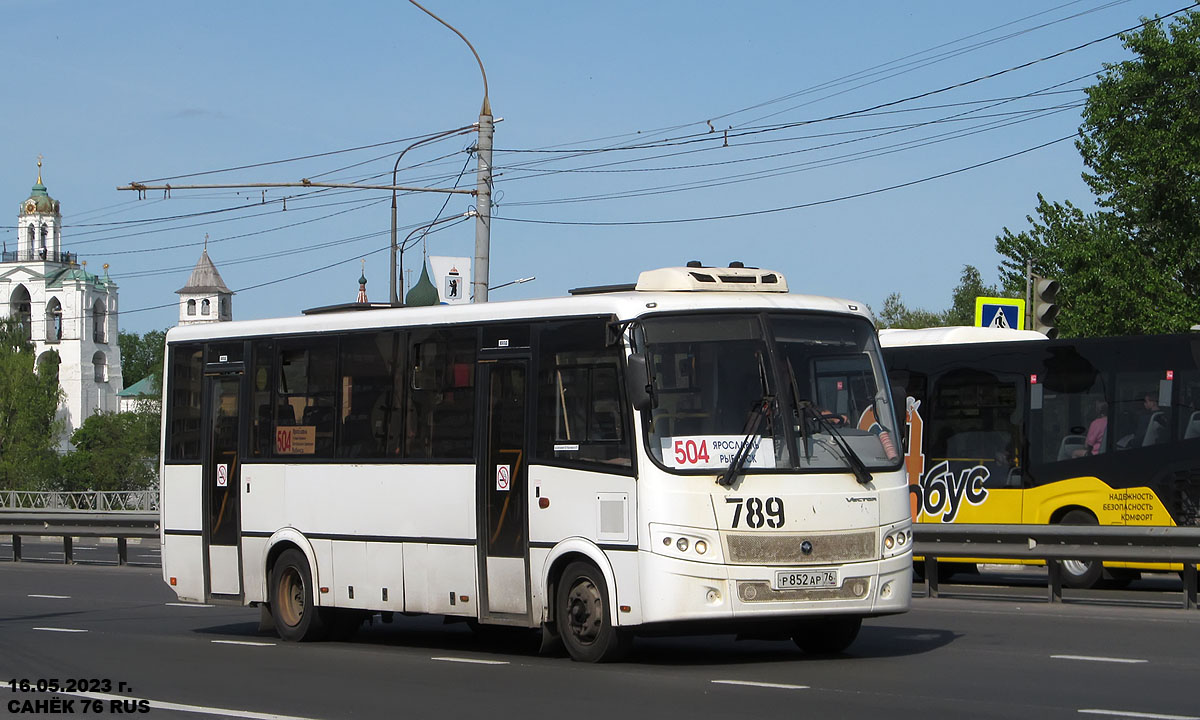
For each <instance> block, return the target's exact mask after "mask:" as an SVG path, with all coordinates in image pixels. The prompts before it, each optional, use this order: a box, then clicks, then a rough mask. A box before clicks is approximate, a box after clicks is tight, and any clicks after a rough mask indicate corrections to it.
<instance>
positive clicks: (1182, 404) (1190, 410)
mask: <svg viewBox="0 0 1200 720" xmlns="http://www.w3.org/2000/svg"><path fill="white" fill-rule="evenodd" d="M1178 382H1179V402H1178V404H1177V405H1176V406H1175V410H1176V412H1178V413H1179V433H1178V435H1177V437H1178V438H1179V439H1180V440H1200V373H1198V372H1185V373H1182V377H1180V378H1178Z"/></svg>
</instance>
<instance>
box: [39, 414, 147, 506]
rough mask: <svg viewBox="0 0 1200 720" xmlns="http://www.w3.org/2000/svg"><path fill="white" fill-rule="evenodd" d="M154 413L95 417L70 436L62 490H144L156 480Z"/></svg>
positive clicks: (63, 467)
mask: <svg viewBox="0 0 1200 720" xmlns="http://www.w3.org/2000/svg"><path fill="white" fill-rule="evenodd" d="M158 417H159V416H158V413H157V412H123V413H96V414H94V415H91V416H89V417H88V418H87V419H86V420H84V421H83V424H82V425H80V426H79V429H78V430H76V431H75V432H74V433H72V434H71V442H72V444H74V445H75V449H74V450H72V451H71V452H70V453H68V454H67V455H66V456H64V457H63V458H62V462H61V467H62V473H61V475H62V482H61V489H63V490H145V489H147V488H150V487H152V486H153V485H154V483H155V481H156V479H157V477H158V438H159V433H158V429H159V425H158Z"/></svg>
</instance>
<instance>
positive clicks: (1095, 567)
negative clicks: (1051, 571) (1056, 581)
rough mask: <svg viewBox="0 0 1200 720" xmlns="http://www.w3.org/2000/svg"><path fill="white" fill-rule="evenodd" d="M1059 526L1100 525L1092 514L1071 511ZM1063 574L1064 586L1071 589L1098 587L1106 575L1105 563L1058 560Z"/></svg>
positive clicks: (1064, 516) (1059, 522)
mask: <svg viewBox="0 0 1200 720" xmlns="http://www.w3.org/2000/svg"><path fill="white" fill-rule="evenodd" d="M1058 524H1059V525H1099V524H1100V523H1099V521H1098V520H1096V517H1095V516H1094V515H1092V514H1091V513H1089V512H1087V511H1084V510H1071V511H1070V512H1068V513H1067V514H1066V515H1063V516H1062V519H1061V520H1059V521H1058ZM1055 562H1057V563H1058V568H1059V570H1060V571H1061V573H1062V584H1063V585H1065V586H1067V587H1069V588H1080V589H1086V588H1091V587H1096V585H1097V584H1098V583H1099V582H1100V577H1101V576H1102V575H1103V574H1104V563H1102V562H1101V561H1099V560H1056V561H1055Z"/></svg>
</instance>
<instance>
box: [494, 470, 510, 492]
mask: <svg viewBox="0 0 1200 720" xmlns="http://www.w3.org/2000/svg"><path fill="white" fill-rule="evenodd" d="M510 472H511V470H510V469H509V467H508V466H507V465H497V466H496V489H497V490H500V491H503V492H508V488H509V485H511V484H512V483H511V480H510V477H509V473H510Z"/></svg>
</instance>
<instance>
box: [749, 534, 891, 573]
mask: <svg viewBox="0 0 1200 720" xmlns="http://www.w3.org/2000/svg"><path fill="white" fill-rule="evenodd" d="M875 538H876V532H875V531H874V530H867V531H857V532H849V533H786V534H784V533H755V534H753V535H749V534H745V535H734V534H730V535H728V536H727V539H726V544H727V547H728V549H729V554H728V557H729V562H731V563H733V564H734V565H831V564H840V563H847V562H862V561H865V560H876V559H878V558H879V551H878V543H877V542H876V539H875ZM806 548H807V550H808V551H807V552H805V550H806Z"/></svg>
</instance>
